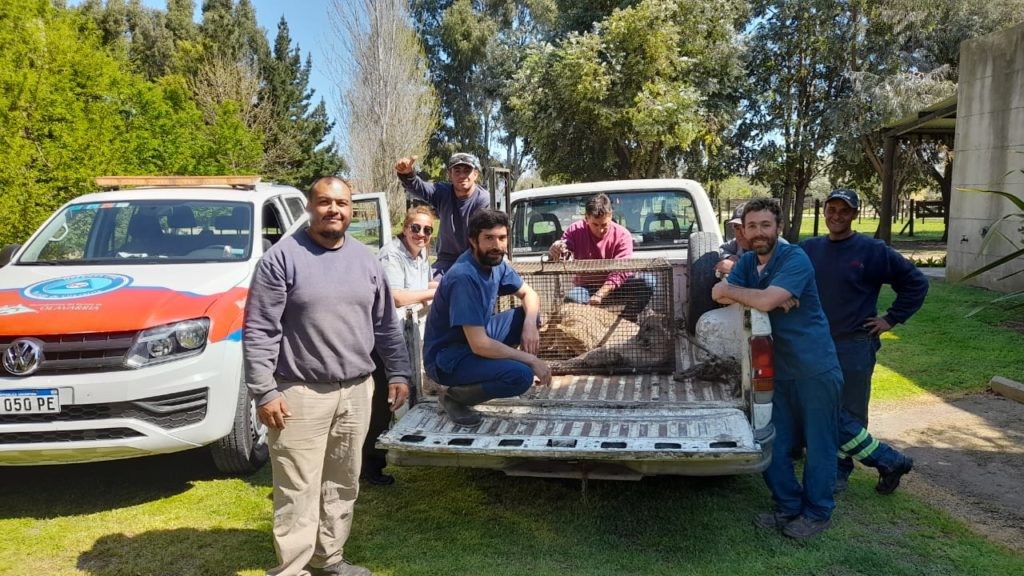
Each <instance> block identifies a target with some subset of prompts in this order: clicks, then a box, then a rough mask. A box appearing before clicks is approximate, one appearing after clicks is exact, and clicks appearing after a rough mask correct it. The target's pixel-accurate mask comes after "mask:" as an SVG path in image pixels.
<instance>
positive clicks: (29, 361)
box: [3, 338, 43, 376]
mask: <svg viewBox="0 0 1024 576" xmlns="http://www.w3.org/2000/svg"><path fill="white" fill-rule="evenodd" d="M42 363H43V346H42V343H41V342H39V341H38V340H34V339H32V338H19V339H17V340H15V341H14V342H11V345H10V346H8V347H7V350H4V358H3V364H4V368H6V369H7V371H8V372H10V373H11V374H14V375H15V376H28V375H29V374H32V373H34V372H35V371H36V370H39V366H41V365H42Z"/></svg>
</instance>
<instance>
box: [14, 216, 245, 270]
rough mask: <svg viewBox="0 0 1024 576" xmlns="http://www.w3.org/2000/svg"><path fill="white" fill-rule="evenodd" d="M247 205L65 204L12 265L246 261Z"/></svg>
mask: <svg viewBox="0 0 1024 576" xmlns="http://www.w3.org/2000/svg"><path fill="white" fill-rule="evenodd" d="M252 230H253V213H252V205H250V204H247V203H243V202H215V201H207V200H132V201H127V202H103V203H83V204H72V205H70V206H66V207H65V208H64V209H63V210H62V211H61V212H59V213H58V214H57V215H56V216H55V217H54V218H53V219H52V220H50V222H48V223H47V225H46V227H45V228H43V230H42V231H41V232H40V233H39V234H38V235H37V236H36V237H35V239H34V240H33V241H32V242H31V243H30V244H29V245H28V246H27V247H26V248H25V251H24V253H23V254H22V256H21V258H20V259H19V260H18V262H17V264H27V265H46V264H72V265H74V264H93V263H108V262H111V261H116V262H117V263H124V264H157V263H180V262H218V261H232V260H235V261H237V260H246V259H248V258H249V254H250V253H251V251H252V238H253V234H252Z"/></svg>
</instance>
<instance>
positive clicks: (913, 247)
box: [892, 239, 946, 260]
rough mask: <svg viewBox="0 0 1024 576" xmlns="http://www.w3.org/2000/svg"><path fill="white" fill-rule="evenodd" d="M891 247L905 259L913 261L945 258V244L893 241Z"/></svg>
mask: <svg viewBox="0 0 1024 576" xmlns="http://www.w3.org/2000/svg"><path fill="white" fill-rule="evenodd" d="M892 247H893V248H895V249H896V251H897V252H899V253H900V254H903V255H904V256H906V257H907V258H912V259H915V260H928V259H929V258H934V259H939V258H943V257H945V256H946V243H945V242H931V241H928V242H924V241H910V240H899V239H894V240H893V241H892Z"/></svg>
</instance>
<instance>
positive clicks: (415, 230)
mask: <svg viewBox="0 0 1024 576" xmlns="http://www.w3.org/2000/svg"><path fill="white" fill-rule="evenodd" d="M409 230H412V233H413V234H419V233H420V232H421V231H422V232H423V233H424V234H426V235H427V236H430V235H431V234H433V233H434V227H433V226H420V225H419V224H409Z"/></svg>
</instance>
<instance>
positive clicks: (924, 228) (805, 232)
mask: <svg viewBox="0 0 1024 576" xmlns="http://www.w3.org/2000/svg"><path fill="white" fill-rule="evenodd" d="M905 224H906V220H904V221H903V222H893V224H892V239H893V240H894V241H896V240H899V241H907V242H938V241H939V240H941V239H942V231H943V224H942V218H926V219H925V220H924V221H923V222H922V221H921V219H917V220H915V221H914V235H913V236H910V229H909V228H908V229H907V230H906V232H904V233H903V234H902V235H901V234H899V232H900V230H902V229H903V226H904V225H905ZM853 229H854V230H856V231H857V232H860V233H862V234H867V235H869V236H873V235H874V234H875V230H878V218H861V219H859V220H855V221H854V222H853ZM826 234H828V228H827V227H826V226H825V218H824V217H819V218H818V235H819V236H824V235H826ZM813 235H814V215H807V214H805V215H804V219H803V222H802V223H801V225H800V239H801V240H806V239H808V238H810V237H811V236H813Z"/></svg>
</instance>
